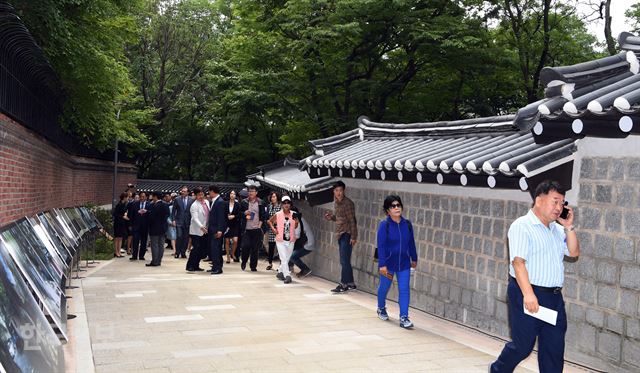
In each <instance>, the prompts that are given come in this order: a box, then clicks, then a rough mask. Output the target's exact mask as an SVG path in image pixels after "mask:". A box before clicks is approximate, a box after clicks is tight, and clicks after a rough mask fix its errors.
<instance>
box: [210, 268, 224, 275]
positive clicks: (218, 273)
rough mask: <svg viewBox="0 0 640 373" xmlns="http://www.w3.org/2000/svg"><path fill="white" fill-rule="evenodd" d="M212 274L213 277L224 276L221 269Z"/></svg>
mask: <svg viewBox="0 0 640 373" xmlns="http://www.w3.org/2000/svg"><path fill="white" fill-rule="evenodd" d="M211 274H212V275H220V274H222V270H221V269H219V270H217V271H213V272H211Z"/></svg>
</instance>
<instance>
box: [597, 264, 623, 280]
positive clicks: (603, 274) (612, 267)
mask: <svg viewBox="0 0 640 373" xmlns="http://www.w3.org/2000/svg"><path fill="white" fill-rule="evenodd" d="M619 273H620V266H619V264H617V263H610V262H605V261H602V262H599V263H598V275H597V279H598V281H600V282H604V283H606V284H611V285H613V284H617V283H618V276H619Z"/></svg>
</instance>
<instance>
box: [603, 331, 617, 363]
mask: <svg viewBox="0 0 640 373" xmlns="http://www.w3.org/2000/svg"><path fill="white" fill-rule="evenodd" d="M621 350H622V338H620V336H619V335H617V334H614V333H611V332H608V331H601V332H599V333H598V352H600V353H601V354H603V355H604V356H606V357H607V358H608V359H612V360H614V361H620V357H621V356H620V353H621Z"/></svg>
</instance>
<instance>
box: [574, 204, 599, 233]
mask: <svg viewBox="0 0 640 373" xmlns="http://www.w3.org/2000/svg"><path fill="white" fill-rule="evenodd" d="M578 213H579V214H580V220H579V221H578V224H579V226H580V229H599V228H600V221H601V220H602V212H601V211H600V209H597V208H591V207H584V208H579V209H578Z"/></svg>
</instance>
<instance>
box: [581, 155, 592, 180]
mask: <svg viewBox="0 0 640 373" xmlns="http://www.w3.org/2000/svg"><path fill="white" fill-rule="evenodd" d="M593 173H594V162H593V159H590V158H583V159H582V162H581V165H580V178H582V179H592V178H593Z"/></svg>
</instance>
